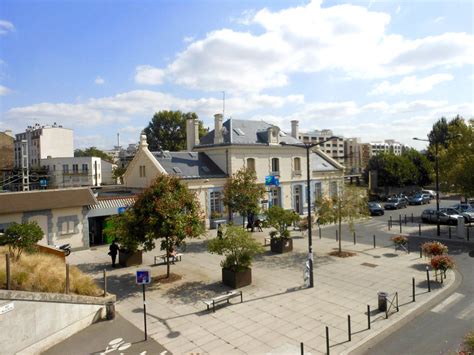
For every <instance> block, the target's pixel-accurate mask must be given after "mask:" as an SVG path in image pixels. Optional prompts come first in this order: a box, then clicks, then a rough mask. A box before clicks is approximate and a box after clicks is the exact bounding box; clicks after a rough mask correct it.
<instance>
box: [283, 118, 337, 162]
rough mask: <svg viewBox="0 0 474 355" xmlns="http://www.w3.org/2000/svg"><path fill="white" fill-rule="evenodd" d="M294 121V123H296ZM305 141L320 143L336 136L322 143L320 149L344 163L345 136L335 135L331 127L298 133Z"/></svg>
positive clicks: (300, 138)
mask: <svg viewBox="0 0 474 355" xmlns="http://www.w3.org/2000/svg"><path fill="white" fill-rule="evenodd" d="M293 122H295V121H292V125H293V124H294V123H293ZM297 137H298V139H299V140H300V141H303V142H304V143H318V142H323V141H325V140H327V139H328V138H330V137H334V138H333V139H331V140H330V141H328V142H326V143H323V144H321V146H320V149H321V151H323V152H324V153H326V154H327V155H329V156H330V157H331V158H333V159H334V160H335V161H337V162H338V163H339V164H344V137H342V136H335V135H334V134H333V132H332V130H330V129H323V130H314V131H311V132H305V133H303V132H300V133H298V135H297Z"/></svg>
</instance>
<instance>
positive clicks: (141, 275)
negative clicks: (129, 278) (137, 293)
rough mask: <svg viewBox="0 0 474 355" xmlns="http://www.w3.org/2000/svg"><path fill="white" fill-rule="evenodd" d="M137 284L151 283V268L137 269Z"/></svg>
mask: <svg viewBox="0 0 474 355" xmlns="http://www.w3.org/2000/svg"><path fill="white" fill-rule="evenodd" d="M136 282H137V285H147V284H149V283H151V270H150V269H139V270H137V274H136Z"/></svg>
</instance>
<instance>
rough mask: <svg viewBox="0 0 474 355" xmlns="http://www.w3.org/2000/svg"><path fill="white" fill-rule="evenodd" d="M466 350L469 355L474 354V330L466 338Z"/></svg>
mask: <svg viewBox="0 0 474 355" xmlns="http://www.w3.org/2000/svg"><path fill="white" fill-rule="evenodd" d="M464 348H465V351H466V353H467V354H472V353H473V352H474V330H473V331H472V332H469V333H467V334H466V336H465V337H464Z"/></svg>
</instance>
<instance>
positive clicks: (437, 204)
mask: <svg viewBox="0 0 474 355" xmlns="http://www.w3.org/2000/svg"><path fill="white" fill-rule="evenodd" d="M459 136H461V135H460V134H458V135H455V136H452V137H446V139H445V140H446V141H449V140H451V139H454V138H457V137H459ZM413 139H414V140H416V141H422V142H428V143H432V141H431V140H429V139H422V138H417V137H414V138H413ZM438 145H439V142H438V140H437V139H434V146H435V176H436V182H435V184H436V235H437V236H438V237H439V236H440V235H441V229H440V226H439V161H438V159H439V158H438Z"/></svg>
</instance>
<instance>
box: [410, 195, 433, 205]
mask: <svg viewBox="0 0 474 355" xmlns="http://www.w3.org/2000/svg"><path fill="white" fill-rule="evenodd" d="M408 203H409V204H410V205H424V204H426V203H430V196H429V195H428V194H416V195H413V196H410V197H409V198H408Z"/></svg>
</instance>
